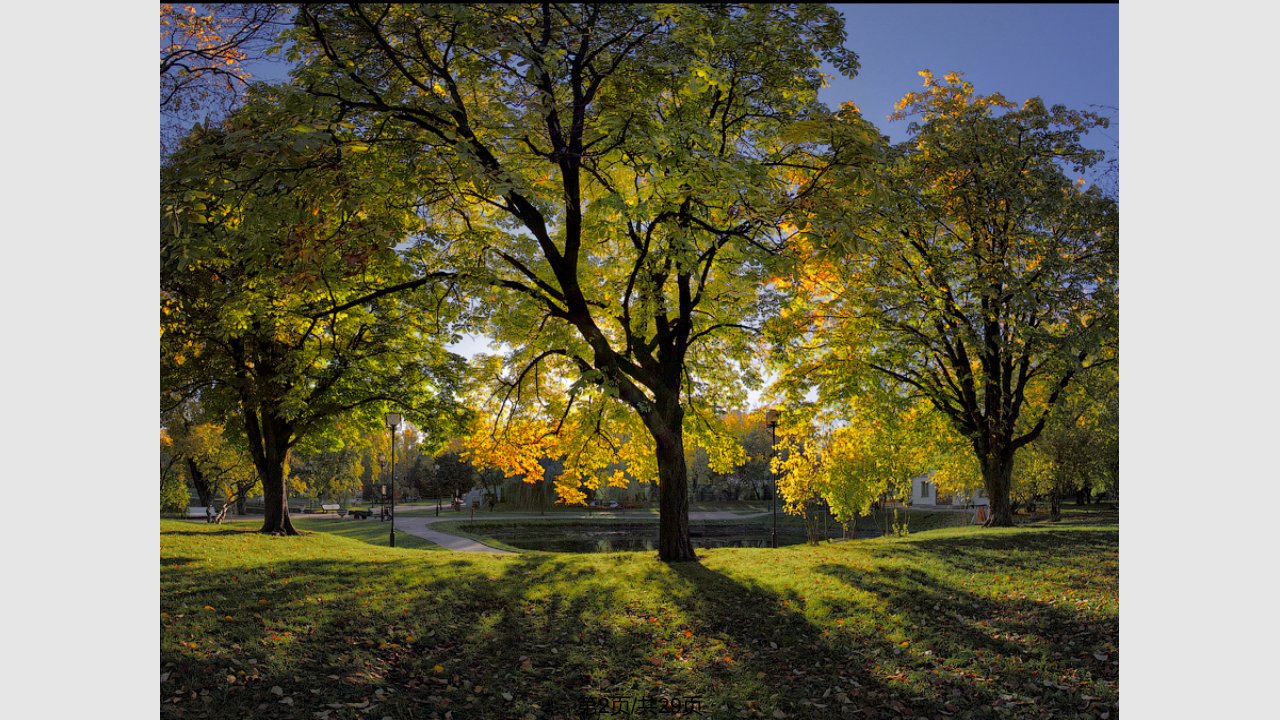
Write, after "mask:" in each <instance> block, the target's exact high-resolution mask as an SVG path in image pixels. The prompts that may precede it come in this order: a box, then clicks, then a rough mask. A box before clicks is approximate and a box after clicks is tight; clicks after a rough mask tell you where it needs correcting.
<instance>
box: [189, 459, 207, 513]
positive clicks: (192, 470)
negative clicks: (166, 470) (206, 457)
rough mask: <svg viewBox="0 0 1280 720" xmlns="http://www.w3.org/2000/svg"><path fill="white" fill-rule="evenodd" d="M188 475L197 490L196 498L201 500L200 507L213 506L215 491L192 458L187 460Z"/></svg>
mask: <svg viewBox="0 0 1280 720" xmlns="http://www.w3.org/2000/svg"><path fill="white" fill-rule="evenodd" d="M187 473H188V474H190V475H191V484H192V485H194V486H195V488H196V497H198V498H200V507H209V506H210V505H212V504H213V489H212V488H210V487H209V479H208V478H206V477H205V476H204V473H202V472H200V466H199V465H197V464H196V461H195V460H194V459H192V458H187Z"/></svg>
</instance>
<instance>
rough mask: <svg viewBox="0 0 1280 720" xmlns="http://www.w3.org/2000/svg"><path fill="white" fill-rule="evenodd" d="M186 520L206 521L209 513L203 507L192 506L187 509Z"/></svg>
mask: <svg viewBox="0 0 1280 720" xmlns="http://www.w3.org/2000/svg"><path fill="white" fill-rule="evenodd" d="M187 518H188V519H195V518H199V519H201V520H207V519H208V518H209V513H208V511H207V510H206V508H205V507H204V506H203V505H192V506H190V507H188V508H187Z"/></svg>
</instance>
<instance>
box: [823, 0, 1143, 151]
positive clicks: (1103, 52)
mask: <svg viewBox="0 0 1280 720" xmlns="http://www.w3.org/2000/svg"><path fill="white" fill-rule="evenodd" d="M836 7H837V8H838V9H839V10H840V12H841V14H843V15H844V18H845V32H846V33H847V35H848V39H847V40H846V42H845V46H846V47H848V48H849V49H851V50H853V51H854V52H856V53H858V57H859V59H860V60H861V62H862V69H861V71H860V72H859V73H858V75H857V77H855V78H853V79H852V80H850V79H848V78H844V77H839V76H836V77H835V79H834V80H833V82H832V84H831V86H830V87H829V88H827V89H826V90H824V91H823V94H822V99H823V101H824V102H826V103H827V104H828V105H831V106H833V107H834V106H835V105H837V104H839V103H840V102H844V101H846V100H852V101H853V102H854V103H856V104H857V105H858V107H859V108H861V109H862V114H863V116H864V117H865V118H867V119H868V120H870V121H871V122H873V123H875V124H876V125H877V126H878V127H879V128H880V129H881V131H883V132H885V133H886V134H888V135H889V136H890V137H891V138H892V139H893V140H895V141H898V140H902V139H904V137H905V133H906V125H907V123H906V122H888V121H886V120H885V116H886V115H888V114H889V113H890V112H892V111H893V105H894V103H895V102H897V101H898V99H899V98H901V97H902V96H903V95H905V94H906V93H908V92H911V91H914V90H918V89H919V88H920V87H921V83H922V80H921V78H920V76H919V75H918V74H917V73H918V72H919V71H920V70H922V69H929V70H932V71H933V72H934V74H936V75H944V74H946V73H948V72H952V71H959V72H962V73H964V76H965V79H966V80H968V81H969V82H971V83H973V85H974V90H975V91H976V92H978V93H980V94H984V95H987V94H991V93H993V92H999V93H1002V94H1003V95H1004V96H1005V97H1007V98H1009V99H1010V100H1015V101H1022V100H1025V99H1027V98H1029V97H1034V96H1039V97H1040V98H1042V99H1043V100H1044V101H1045V104H1046V105H1054V104H1056V103H1061V104H1063V105H1066V106H1068V107H1070V108H1073V109H1091V110H1094V111H1096V112H1099V113H1101V114H1103V115H1106V116H1108V117H1110V118H1111V119H1112V121H1113V124H1112V126H1111V129H1110V130H1108V131H1104V132H1106V133H1107V134H1108V135H1110V138H1106V137H1101V138H1099V137H1095V138H1092V143H1091V144H1093V145H1094V147H1098V148H1099V149H1106V150H1114V148H1115V140H1116V139H1118V138H1119V134H1118V129H1119V125H1118V121H1119V117H1118V111H1117V110H1114V109H1112V108H1118V107H1119V106H1120V23H1119V17H1120V12H1119V5H1118V4H1112V5H1070V4H1053V5H989V4H984V5H978V4H974V5H968V4H956V5H951V4H932V5H931V4H920V5H915V4H912V5H885V4H873V5H837V6H836ZM1091 105H1105V106H1110V107H1107V108H1091V107H1090V106H1091Z"/></svg>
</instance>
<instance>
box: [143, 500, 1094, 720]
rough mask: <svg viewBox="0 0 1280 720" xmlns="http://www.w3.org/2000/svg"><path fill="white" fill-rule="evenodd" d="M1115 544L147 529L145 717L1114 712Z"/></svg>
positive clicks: (945, 536) (964, 531) (989, 533)
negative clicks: (690, 703)
mask: <svg viewBox="0 0 1280 720" xmlns="http://www.w3.org/2000/svg"><path fill="white" fill-rule="evenodd" d="M321 522H323V521H321ZM330 524H333V523H330ZM353 524H358V523H353ZM366 524H368V525H373V524H370V523H366ZM339 525H340V524H339ZM383 528H385V525H384V526H383ZM353 532H354V531H353ZM370 539H371V538H370ZM397 539H399V533H398V534H397ZM1118 544H1119V543H1118V531H1117V526H1116V525H1115V524H1058V525H1048V524H1044V525H1038V526H1035V527H1025V528H1016V529H999V530H984V529H979V528H956V529H944V530H936V531H933V532H928V533H920V534H918V535H913V536H910V537H908V538H905V539H876V540H859V541H854V542H845V543H836V544H826V545H822V546H819V547H808V546H797V547H792V548H784V549H779V550H768V549H724V550H703V551H701V552H700V555H701V558H702V561H701V562H700V563H696V564H694V563H686V564H678V565H665V564H662V563H660V562H658V561H657V560H656V559H654V558H653V557H652V553H610V554H581V555H568V554H553V553H534V554H522V555H510V556H489V555H481V554H461V553H453V552H448V551H439V552H425V553H424V552H420V551H418V550H414V549H408V548H396V549H391V548H385V547H375V546H374V545H372V544H371V543H370V542H366V541H364V540H362V539H360V538H356V537H343V536H341V535H339V534H336V533H334V532H316V533H312V534H308V535H305V536H302V537H287V538H285V537H267V536H262V535H258V534H257V533H254V532H252V531H251V529H250V528H248V527H241V526H234V525H233V526H221V527H219V526H209V525H205V524H200V523H184V522H177V521H162V522H161V618H160V619H161V648H160V649H161V668H160V671H161V678H162V680H161V696H160V699H161V703H162V705H161V715H162V716H163V717H191V718H201V717H207V718H242V717H270V718H299V719H301V720H309V719H310V718H320V717H327V718H329V719H330V720H338V719H339V718H381V717H387V716H390V717H393V718H430V717H441V718H443V717H445V716H446V713H452V715H451V717H453V718H458V719H459V720H461V719H462V718H523V717H535V718H537V717H545V718H572V717H578V716H579V713H578V712H577V710H578V708H579V703H581V702H582V701H583V700H584V699H596V700H599V699H601V698H606V700H604V701H605V702H608V701H607V698H609V697H615V696H616V697H627V698H636V697H649V696H656V697H658V698H669V699H670V698H677V699H678V698H687V697H694V696H696V697H698V698H700V700H701V713H702V714H701V715H700V716H697V717H704V718H737V717H764V718H772V717H783V716H785V717H792V718H804V717H824V718H825V717H850V718H898V717H911V718H916V717H929V718H940V717H958V718H966V717H967V718H987V717H1009V718H1077V717H1080V718H1082V717H1090V718H1096V717H1101V716H1102V713H1104V712H1106V713H1109V714H1110V716H1113V717H1114V716H1116V715H1117V714H1118V712H1117V709H1116V704H1117V702H1118V691H1119V681H1118V665H1117V660H1118V658H1117V643H1118V622H1119V620H1118V617H1119V609H1118V587H1117V584H1118ZM273 690H274V691H275V692H273ZM325 711H330V712H329V713H328V714H327V715H326V714H325ZM362 711H363V712H362ZM619 716H621V715H613V717H619ZM633 716H634V717H644V716H645V715H644V714H641V713H636V714H634V715H633ZM649 716H651V717H661V716H662V715H661V714H658V713H653V714H650V715H649ZM598 717H610V716H609V715H601V716H598Z"/></svg>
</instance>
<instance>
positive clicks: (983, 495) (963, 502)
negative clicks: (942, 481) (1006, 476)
mask: <svg viewBox="0 0 1280 720" xmlns="http://www.w3.org/2000/svg"><path fill="white" fill-rule="evenodd" d="M987 504H989V501H988V499H987V491H986V490H984V489H982V488H979V489H977V490H973V491H970V492H967V493H956V494H950V495H948V494H943V495H942V496H941V497H939V496H938V486H937V485H935V484H934V483H933V482H932V481H930V480H929V476H928V475H921V476H920V477H917V478H914V479H912V481H911V505H912V506H913V507H937V506H939V505H942V506H947V507H956V506H959V507H968V506H970V505H973V506H975V507H976V506H979V505H987Z"/></svg>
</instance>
